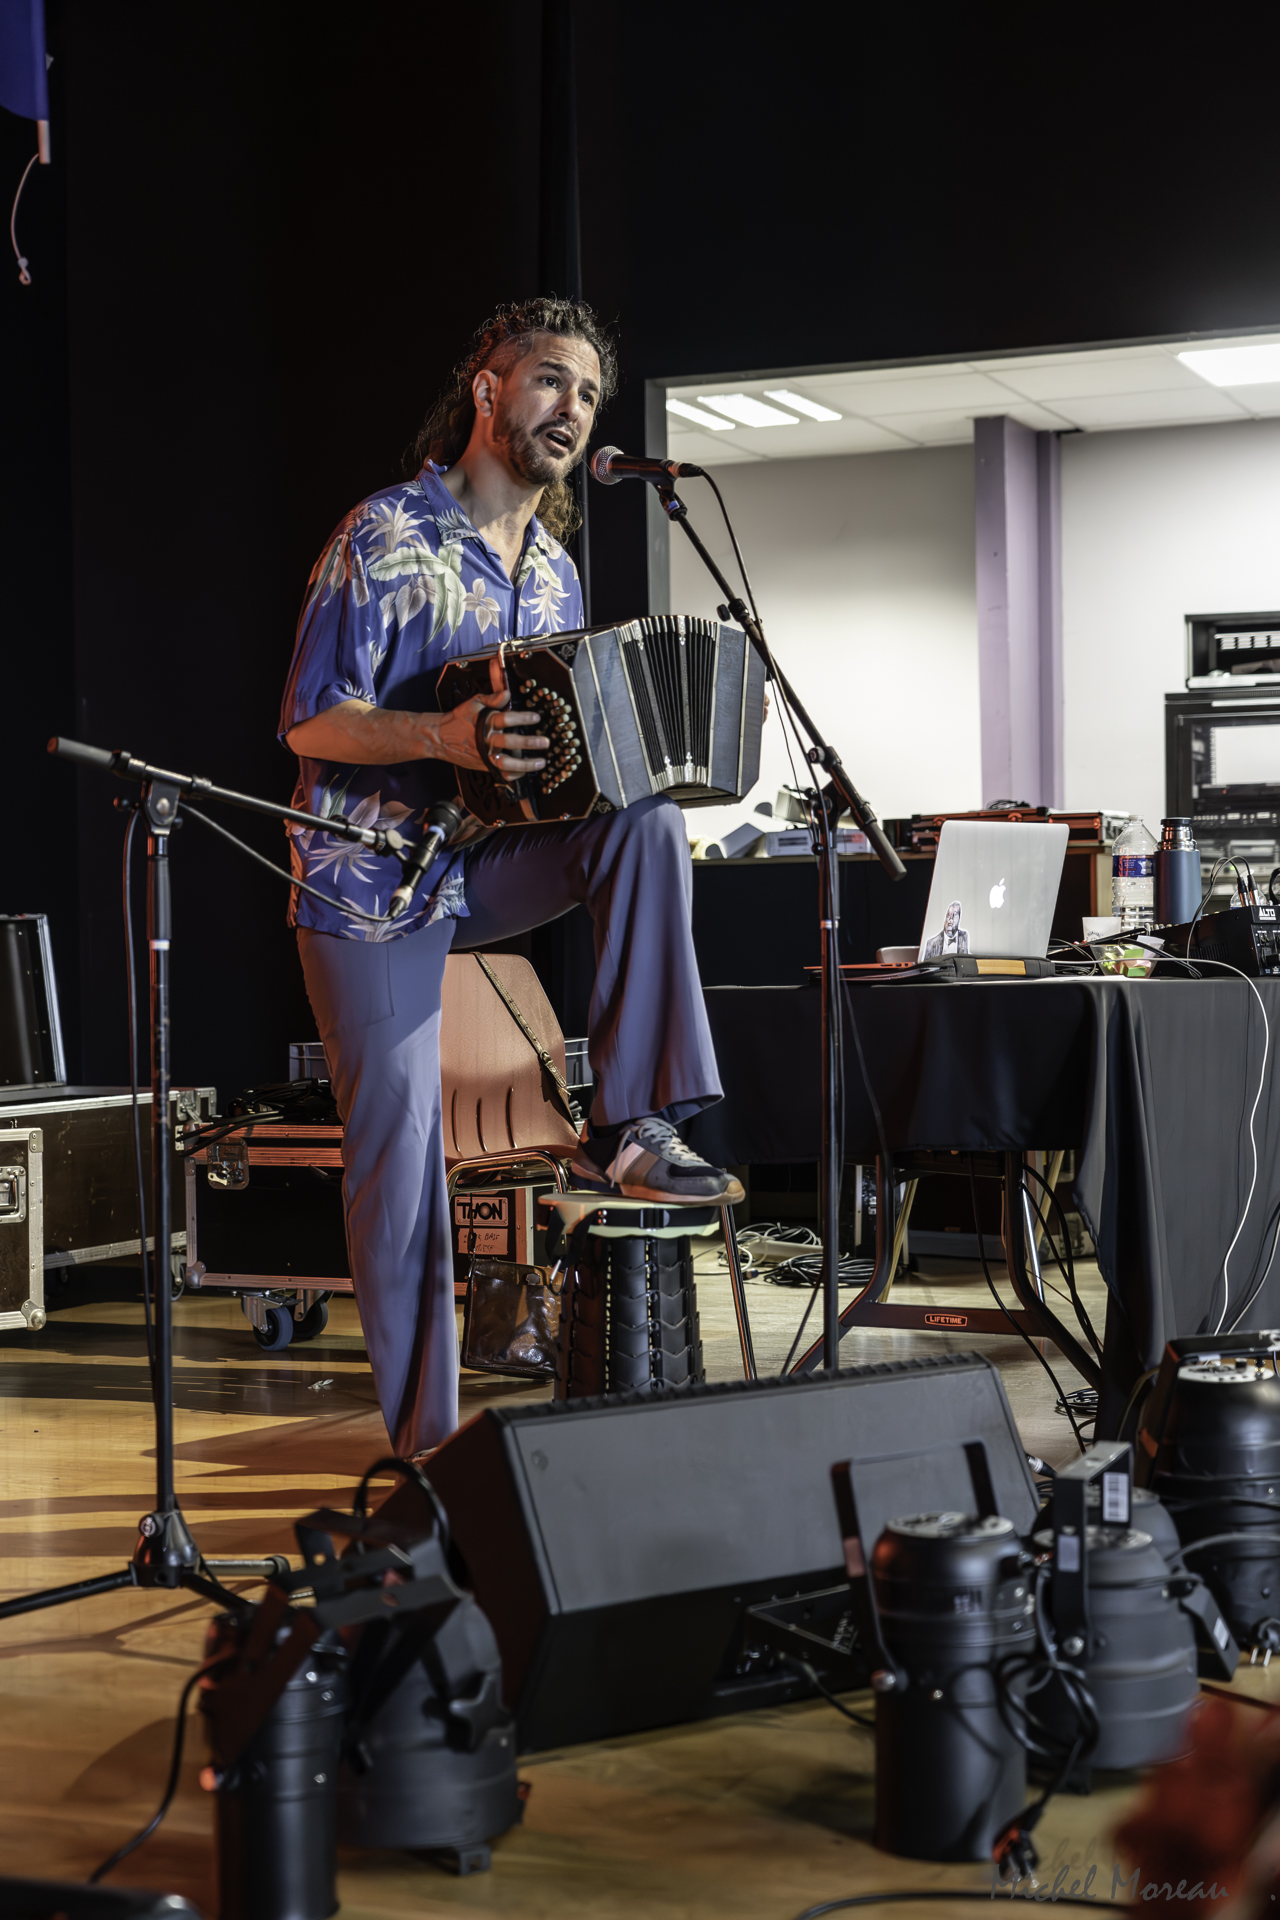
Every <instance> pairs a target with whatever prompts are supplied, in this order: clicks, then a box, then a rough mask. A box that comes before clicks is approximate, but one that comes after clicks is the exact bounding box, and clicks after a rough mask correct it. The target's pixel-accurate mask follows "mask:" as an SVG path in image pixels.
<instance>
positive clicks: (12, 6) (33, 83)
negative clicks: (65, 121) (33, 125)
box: [0, 0, 49, 120]
mask: <svg viewBox="0 0 1280 1920" xmlns="http://www.w3.org/2000/svg"><path fill="white" fill-rule="evenodd" d="M44 56H45V48H44V0H0V105H4V106H6V107H8V109H9V111H10V113H20V114H22V116H23V118H24V119H27V120H47V119H48V118H49V81H48V78H47V74H46V68H45V57H44Z"/></svg>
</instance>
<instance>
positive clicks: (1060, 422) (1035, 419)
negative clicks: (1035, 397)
mask: <svg viewBox="0 0 1280 1920" xmlns="http://www.w3.org/2000/svg"><path fill="white" fill-rule="evenodd" d="M1008 413H1009V418H1010V419H1011V420H1016V421H1017V422H1018V425H1019V426H1020V427H1032V428H1034V430H1035V431H1036V432H1037V433H1062V432H1064V431H1066V430H1067V429H1069V428H1070V427H1072V426H1073V425H1074V424H1075V423H1074V421H1071V420H1068V419H1067V416H1066V415H1065V413H1063V412H1062V411H1061V410H1060V409H1058V408H1056V407H1055V408H1052V409H1051V408H1049V407H1038V406H1036V405H1035V403H1034V401H1031V400H1019V399H1018V397H1017V395H1016V394H1011V395H1010V396H1009V407H1008Z"/></svg>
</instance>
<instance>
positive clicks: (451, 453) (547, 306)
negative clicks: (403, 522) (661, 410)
mask: <svg viewBox="0 0 1280 1920" xmlns="http://www.w3.org/2000/svg"><path fill="white" fill-rule="evenodd" d="M539 333H558V334H560V335H562V336H563V337H566V338H569V339H575V340H585V341H586V342H587V344H588V346H592V347H594V348H595V351H596V358H597V359H598V360H599V362H600V404H601V405H602V406H603V405H604V403H605V401H606V400H608V399H609V398H610V396H611V395H612V394H613V392H614V391H615V389H616V387H617V384H618V350H617V346H616V345H615V342H614V339H613V336H612V334H611V333H610V332H609V330H608V328H607V327H605V326H603V325H602V324H601V322H600V321H599V320H597V318H596V316H595V314H594V313H593V312H592V310H591V308H590V307H589V306H587V305H586V304H585V303H584V302H583V301H581V300H562V299H561V298H560V297H559V296H558V295H556V294H548V295H546V296H544V297H543V298H542V299H538V300H522V301H520V302H519V303H518V304H517V305H513V306H506V307H499V308H498V311H497V312H496V313H495V314H494V316H493V318H492V319H491V320H486V321H485V322H484V324H483V326H481V327H479V328H477V330H476V334H475V338H474V339H473V340H472V343H471V350H470V352H469V353H468V354H467V355H466V358H465V359H463V360H460V361H459V362H458V365H457V366H456V367H455V368H454V370H453V375H452V378H451V379H450V381H449V384H448V386H447V387H446V388H445V390H444V392H443V393H442V394H441V395H440V398H439V399H438V400H437V401H436V403H435V405H434V406H433V407H432V409H431V411H430V412H429V413H428V415H427V417H426V419H425V420H424V421H423V423H422V431H421V432H420V433H419V435H418V437H417V439H416V440H415V441H414V443H413V447H412V449H411V457H412V461H413V467H412V471H413V472H414V473H417V472H418V471H419V470H420V469H421V467H422V466H423V465H424V464H425V462H426V461H428V460H434V461H435V463H436V465H437V466H444V467H450V466H452V465H453V464H454V462H455V461H456V460H457V459H458V458H459V457H460V456H461V455H462V454H463V453H464V452H465V451H466V447H467V443H468V441H469V440H470V438H471V429H472V427H473V426H474V425H475V418H476V403H475V401H474V400H473V398H472V396H471V383H472V381H473V380H474V379H475V377H476V375H477V374H478V373H480V372H481V371H482V370H483V369H484V368H485V367H491V368H492V369H493V371H494V372H495V373H497V374H499V375H501V374H504V373H506V372H507V371H508V369H509V368H511V367H513V366H515V365H516V363H517V362H518V361H520V360H522V359H523V358H524V356H525V354H527V353H528V352H529V350H530V348H531V347H532V345H533V340H534V336H535V334H539ZM407 464H408V463H407V462H406V465H407ZM581 517H582V516H581V515H580V514H579V512H578V507H577V502H576V501H575V500H574V497H573V488H572V487H571V486H570V485H569V482H568V481H567V480H556V481H553V482H552V484H551V485H550V486H549V487H547V488H545V489H544V491H543V495H542V500H541V503H540V505H539V508H538V518H539V519H540V520H541V521H542V524H543V526H544V527H545V528H546V529H547V532H548V533H550V534H552V535H553V536H554V537H555V538H556V539H557V540H567V539H568V537H569V535H570V534H571V533H573V532H575V531H576V529H577V527H578V524H579V522H580V520H581Z"/></svg>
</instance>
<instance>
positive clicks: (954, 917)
mask: <svg viewBox="0 0 1280 1920" xmlns="http://www.w3.org/2000/svg"><path fill="white" fill-rule="evenodd" d="M959 925H960V908H959V905H958V903H957V902H956V901H954V900H953V901H952V902H951V905H950V906H949V907H948V908H947V924H946V926H945V927H944V928H943V932H944V933H954V932H955V930H956V928H957V927H958V926H959Z"/></svg>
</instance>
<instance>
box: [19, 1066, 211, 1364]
mask: <svg viewBox="0 0 1280 1920" xmlns="http://www.w3.org/2000/svg"><path fill="white" fill-rule="evenodd" d="M170 1101H171V1116H172V1120H173V1127H174V1157H175V1164H174V1179H175V1181H180V1180H181V1178H182V1167H181V1164H180V1153H181V1140H180V1134H181V1131H182V1129H183V1128H184V1127H187V1126H190V1125H192V1124H194V1123H195V1122H198V1121H201V1120H207V1119H208V1117H209V1115H210V1114H212V1113H213V1112H214V1110H215V1108H216V1105H217V1095H216V1093H215V1092H214V1089H213V1088H212V1087H175V1088H174V1089H173V1091H172V1093H171V1095H170ZM138 1109H139V1111H138V1122H139V1127H140V1129H141V1137H142V1183H143V1191H144V1193H145V1195H146V1203H147V1207H148V1209H149V1208H150V1205H151V1091H150V1089H149V1088H148V1089H147V1090H146V1091H145V1092H143V1093H140V1094H139V1096H138ZM32 1128H36V1129H38V1130H39V1133H40V1136H41V1138H42V1141H43V1153H42V1155H41V1164H42V1168H43V1183H42V1184H43V1210H42V1212H41V1213H40V1214H39V1215H38V1216H31V1215H28V1222H29V1225H28V1231H29V1232H31V1233H33V1234H34V1235H35V1237H36V1241H37V1243H38V1253H39V1258H40V1264H41V1269H42V1281H41V1290H40V1292H39V1293H38V1294H33V1295H32V1296H31V1297H32V1298H33V1299H34V1300H37V1301H38V1302H39V1304H40V1305H41V1306H43V1304H44V1292H43V1287H44V1284H45V1283H47V1282H49V1281H51V1280H52V1279H53V1278H55V1277H56V1275H57V1272H58V1270H60V1269H66V1268H69V1267H76V1266H85V1265H92V1264H93V1263H94V1262H96V1261H102V1260H113V1259H117V1258H119V1257H121V1256H122V1255H123V1256H127V1255H129V1254H135V1255H136V1254H137V1251H138V1185H137V1171H136V1160H135V1157H134V1140H133V1111H132V1097H131V1095H130V1094H129V1091H128V1089H127V1088H124V1089H121V1088H120V1087H66V1086H60V1087H47V1086H44V1087H3V1088H0V1163H4V1162H6V1161H7V1160H9V1159H10V1158H11V1156H10V1154H9V1153H8V1151H7V1149H6V1145H5V1139H6V1135H10V1134H21V1133H25V1132H29V1131H30V1130H31V1129H32ZM147 1246H148V1249H149V1250H153V1243H152V1241H151V1240H148V1241H147ZM171 1251H172V1258H173V1262H174V1278H175V1280H179V1279H180V1277H181V1267H182V1263H183V1261H184V1259H185V1257H186V1235H185V1233H181V1232H177V1233H175V1234H174V1235H173V1242H172V1250H171ZM0 1324H5V1323H4V1322H0ZM14 1324H16V1323H14ZM26 1324H27V1325H29V1326H32V1327H35V1326H36V1325H37V1322H36V1321H35V1320H33V1319H32V1318H31V1316H30V1315H28V1316H27V1321H26ZM38 1324H39V1325H41V1326H42V1325H43V1324H44V1321H43V1314H42V1315H41V1319H40V1321H39V1323H38Z"/></svg>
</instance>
